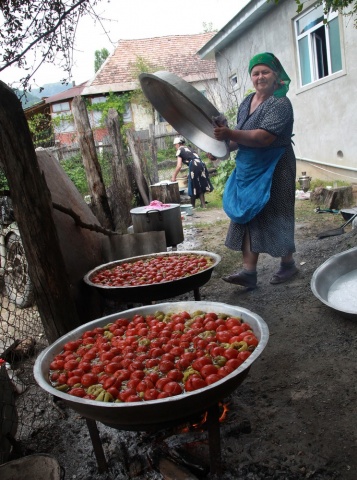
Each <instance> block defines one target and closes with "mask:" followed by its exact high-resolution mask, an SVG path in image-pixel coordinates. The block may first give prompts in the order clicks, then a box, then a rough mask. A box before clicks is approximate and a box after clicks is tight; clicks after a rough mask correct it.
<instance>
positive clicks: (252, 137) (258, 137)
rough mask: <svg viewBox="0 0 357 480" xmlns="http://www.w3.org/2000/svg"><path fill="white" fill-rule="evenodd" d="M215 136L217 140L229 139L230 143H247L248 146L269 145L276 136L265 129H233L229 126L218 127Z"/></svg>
mask: <svg viewBox="0 0 357 480" xmlns="http://www.w3.org/2000/svg"><path fill="white" fill-rule="evenodd" d="M213 132H214V136H215V138H216V139H217V140H229V141H230V144H231V143H232V142H233V143H235V144H238V143H239V144H241V145H245V146H247V147H256V148H259V147H268V146H269V145H270V144H271V143H273V141H274V140H275V139H276V136H275V135H273V134H271V133H269V132H267V131H266V130H263V129H260V128H258V129H256V130H231V129H230V128H228V127H216V128H215V129H214V131H213Z"/></svg>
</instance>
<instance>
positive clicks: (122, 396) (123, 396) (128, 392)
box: [119, 388, 136, 402]
mask: <svg viewBox="0 0 357 480" xmlns="http://www.w3.org/2000/svg"><path fill="white" fill-rule="evenodd" d="M130 395H135V396H136V390H135V388H126V389H125V390H122V391H121V392H119V398H120V400H121V401H122V402H125V401H126V399H127V398H128V397H129V396H130Z"/></svg>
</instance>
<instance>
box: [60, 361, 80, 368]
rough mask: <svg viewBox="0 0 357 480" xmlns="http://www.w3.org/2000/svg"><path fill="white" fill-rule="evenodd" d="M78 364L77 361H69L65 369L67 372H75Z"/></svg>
mask: <svg viewBox="0 0 357 480" xmlns="http://www.w3.org/2000/svg"><path fill="white" fill-rule="evenodd" d="M78 363H79V362H77V360H68V361H67V362H65V364H64V367H63V368H64V369H65V370H74V369H75V368H77V367H78Z"/></svg>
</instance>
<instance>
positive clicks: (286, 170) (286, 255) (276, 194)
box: [214, 53, 298, 289]
mask: <svg viewBox="0 0 357 480" xmlns="http://www.w3.org/2000/svg"><path fill="white" fill-rule="evenodd" d="M249 74H250V78H251V81H252V83H253V86H254V88H255V92H254V93H251V94H250V95H248V96H247V97H246V98H245V99H244V100H243V102H242V103H241V105H240V106H239V109H238V115H237V125H236V127H235V129H234V130H232V129H230V128H228V127H227V126H222V124H220V126H216V127H215V128H214V136H215V138H216V139H217V140H221V141H229V149H230V150H231V151H233V150H237V149H238V153H237V156H236V168H235V170H234V171H233V173H232V174H231V176H230V178H229V179H228V181H227V183H226V186H225V191H224V195H223V208H224V210H225V212H226V213H227V215H228V217H230V219H231V223H230V226H229V229H228V233H227V238H226V242H225V245H226V246H227V247H228V248H230V249H232V250H238V251H242V253H243V269H242V270H241V271H238V272H235V273H232V274H231V275H228V276H226V277H223V280H224V281H226V282H228V283H232V284H234V285H241V286H243V287H246V288H249V289H253V288H255V287H256V285H257V263H258V258H259V254H260V253H267V254H269V255H271V256H272V257H280V259H281V260H280V267H279V269H278V270H277V271H276V273H275V274H274V275H273V276H272V277H271V279H270V283H272V284H279V283H282V282H285V281H287V280H289V279H290V278H292V277H293V276H294V275H295V274H296V273H297V272H298V269H297V267H296V265H295V261H294V258H293V253H294V252H295V243H294V229H295V178H296V159H295V154H294V151H293V148H292V140H291V137H292V136H293V133H292V131H293V122H294V116H293V108H292V105H291V102H290V100H289V99H288V98H287V97H286V93H287V91H288V90H289V84H290V78H289V77H288V75H287V74H286V72H285V70H284V68H283V67H282V65H281V63H280V61H279V60H278V59H277V58H276V57H275V55H273V54H272V53H261V54H258V55H255V56H254V57H253V58H252V59H251V60H250V62H249Z"/></svg>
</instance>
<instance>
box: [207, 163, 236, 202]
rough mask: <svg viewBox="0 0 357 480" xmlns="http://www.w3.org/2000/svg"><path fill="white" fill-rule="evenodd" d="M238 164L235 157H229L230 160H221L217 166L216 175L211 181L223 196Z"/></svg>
mask: <svg viewBox="0 0 357 480" xmlns="http://www.w3.org/2000/svg"><path fill="white" fill-rule="evenodd" d="M235 166H236V162H235V160H234V159H232V158H229V159H228V160H224V161H223V162H221V163H220V164H219V165H218V167H217V173H216V175H215V176H214V177H212V179H211V181H212V184H213V186H214V188H215V190H216V192H217V193H218V194H219V195H220V196H221V197H222V196H223V191H224V186H225V184H226V182H227V180H228V178H229V176H230V174H231V173H232V172H233V170H234V168H235Z"/></svg>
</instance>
